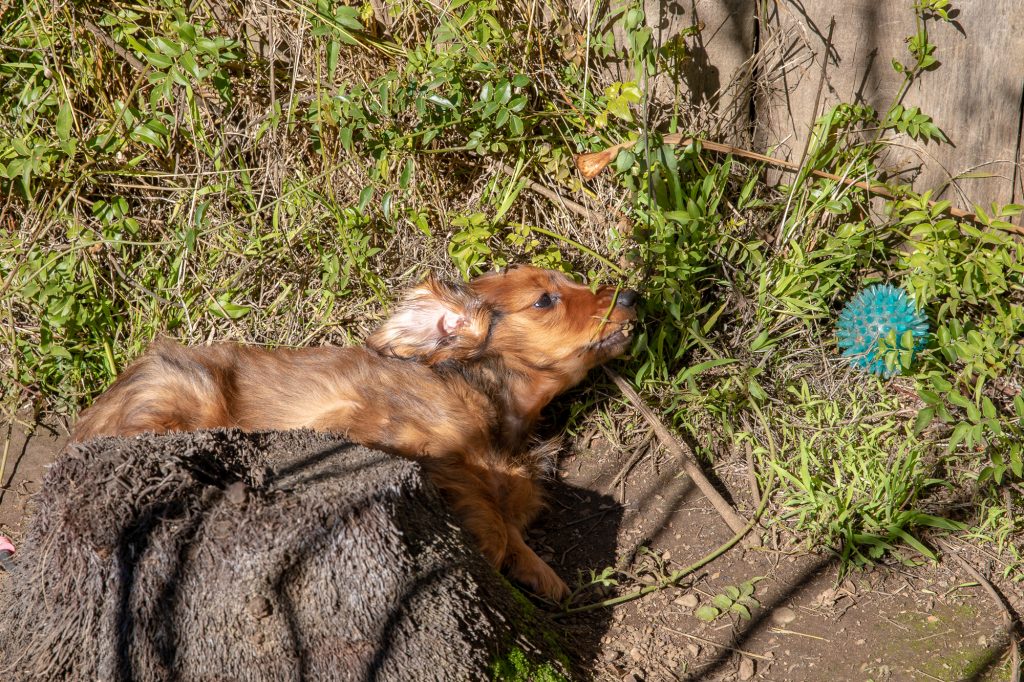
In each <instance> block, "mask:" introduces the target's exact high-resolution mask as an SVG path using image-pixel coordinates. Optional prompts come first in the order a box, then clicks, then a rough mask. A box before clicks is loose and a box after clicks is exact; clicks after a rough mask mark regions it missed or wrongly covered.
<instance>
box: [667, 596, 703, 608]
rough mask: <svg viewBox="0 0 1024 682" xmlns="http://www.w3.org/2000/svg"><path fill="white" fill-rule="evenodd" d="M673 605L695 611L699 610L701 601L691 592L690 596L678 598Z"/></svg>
mask: <svg viewBox="0 0 1024 682" xmlns="http://www.w3.org/2000/svg"><path fill="white" fill-rule="evenodd" d="M672 603H673V604H678V605H679V606H682V607H683V608H684V609H695V608H697V605H698V604H700V600H699V599H697V595H695V594H693V593H692V592H691V593H689V594H684V595H683V596H682V597H677V598H676V599H674V600H673V601H672Z"/></svg>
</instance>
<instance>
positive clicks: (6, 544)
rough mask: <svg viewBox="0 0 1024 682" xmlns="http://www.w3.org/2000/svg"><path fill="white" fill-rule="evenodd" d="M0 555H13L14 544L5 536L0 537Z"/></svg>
mask: <svg viewBox="0 0 1024 682" xmlns="http://www.w3.org/2000/svg"><path fill="white" fill-rule="evenodd" d="M0 554H4V555H5V556H13V555H14V543H13V542H11V541H10V539H8V538H7V536H6V535H0Z"/></svg>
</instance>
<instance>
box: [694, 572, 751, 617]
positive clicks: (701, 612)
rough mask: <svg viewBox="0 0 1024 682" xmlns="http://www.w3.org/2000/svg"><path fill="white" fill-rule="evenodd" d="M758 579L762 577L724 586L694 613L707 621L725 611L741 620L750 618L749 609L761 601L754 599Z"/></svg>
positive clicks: (721, 614) (723, 613)
mask: <svg viewBox="0 0 1024 682" xmlns="http://www.w3.org/2000/svg"><path fill="white" fill-rule="evenodd" d="M760 580H762V578H751V579H750V580H745V581H743V582H742V583H740V585H739V586H738V587H737V586H735V585H729V586H727V587H725V588H724V589H723V590H722V591H721V592H719V593H718V594H716V595H715V596H714V597H712V598H711V604H704V605H703V606H700V607H698V608H697V610H696V611H694V615H695V616H697V618H699V619H700V620H702V621H704V622H707V623H710V622H711V621H713V620H716V619H717V618H720V617H721V616H723V615H725V614H727V613H734V614H736V615H737V616H739V617H740V618H742V619H743V620H750V610H751V609H754V608H759V607H760V606H761V602H759V601H757V600H756V599H754V585H756V584H757V583H758V581H760Z"/></svg>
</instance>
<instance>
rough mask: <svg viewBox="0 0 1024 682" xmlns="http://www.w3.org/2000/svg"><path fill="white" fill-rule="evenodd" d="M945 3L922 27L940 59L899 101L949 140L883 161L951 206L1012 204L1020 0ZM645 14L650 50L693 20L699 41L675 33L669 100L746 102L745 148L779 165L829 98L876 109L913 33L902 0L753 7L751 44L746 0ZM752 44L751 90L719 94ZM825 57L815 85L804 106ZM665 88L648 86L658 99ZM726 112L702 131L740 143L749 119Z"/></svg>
mask: <svg viewBox="0 0 1024 682" xmlns="http://www.w3.org/2000/svg"><path fill="white" fill-rule="evenodd" d="M954 7H955V9H956V10H957V13H956V15H955V21H954V23H952V24H943V23H942V22H937V21H936V22H929V23H928V26H929V34H930V38H931V42H933V43H935V44H936V45H937V46H938V47H937V50H936V52H935V56H936V57H938V59H939V61H940V62H941V65H940V66H939V67H938V68H937V69H936V70H935V71H933V72H930V73H926V74H924V75H923V76H922V77H921V78H919V79H918V81H917V82H916V83H915V84H914V85H912V86H911V88H910V90H909V91H908V93H907V94H906V96H905V98H904V100H903V103H904V105H905V106H918V107H920V108H921V110H922V111H923V112H925V113H927V114H929V115H930V116H932V118H933V119H934V120H935V122H936V124H938V125H939V127H940V128H941V129H942V130H943V131H944V132H945V133H946V135H947V136H948V137H949V139H950V141H951V143H952V144H937V143H934V142H933V143H930V144H924V143H920V142H916V141H914V140H911V139H909V138H908V137H906V136H900V137H899V138H897V140H896V144H895V145H894V146H893V147H892V148H891V149H890V152H889V154H888V155H887V157H886V158H885V159H883V160H882V163H883V166H884V167H885V168H886V169H887V170H891V171H906V172H908V173H909V177H910V178H913V180H914V186H915V188H916V189H918V190H919V191H923V190H925V189H930V188H933V189H936V191H937V192H939V191H941V192H942V196H943V197H945V198H949V199H951V200H953V201H954V203H955V204H957V205H959V206H960V207H962V208H966V209H969V208H971V204H980V205H982V206H983V207H986V208H987V206H988V205H989V204H990V203H992V202H996V203H1001V204H1005V203H1008V202H1010V201H1020V200H1021V199H1022V195H1024V181H1022V179H1021V173H1020V166H1019V164H1018V162H1019V160H1020V141H1021V136H1022V123H1021V122H1022V97H1024V2H1022V0H984V1H982V0H973V1H972V0H964V1H963V2H957V3H954ZM645 9H646V11H647V16H648V20H649V22H650V23H651V25H652V26H656V31H655V38H656V40H657V42H658V44H659V45H663V44H665V43H666V42H667V41H668V40H669V39H671V37H672V36H673V35H675V34H677V33H678V32H679V31H680V30H682V29H684V28H686V27H689V26H693V25H695V24H698V23H699V24H701V25H703V27H704V28H703V31H702V35H701V36H699V37H694V38H687V41H686V42H687V46H688V48H689V50H690V52H691V55H692V62H691V64H690V66H689V67H688V69H687V70H684V77H683V79H682V80H683V83H682V87H681V92H678V91H677V94H676V96H677V97H681V98H685V99H689V102H686V103H687V104H690V105H693V106H697V105H701V104H707V103H711V104H712V105H713V107H714V109H716V110H717V112H718V113H719V114H722V115H726V113H727V112H730V111H731V112H735V111H742V110H743V107H744V106H747V104H748V103H749V99H750V98H752V97H756V100H755V103H754V107H753V116H754V125H755V127H756V135H755V140H756V142H755V144H756V146H757V147H759V148H760V150H765V149H767V150H772V151H773V153H775V154H777V155H780V156H783V157H784V158H787V159H789V160H799V157H800V155H801V153H802V151H803V148H804V142H805V140H806V138H807V134H808V131H809V129H810V126H811V125H812V123H813V121H814V119H815V118H816V117H817V116H818V115H820V114H821V113H822V112H823V111H826V110H827V109H828V108H829V107H831V106H833V105H835V104H836V103H838V102H840V101H845V102H864V103H867V104H870V105H871V106H873V107H875V109H876V110H878V111H879V112H880V113H881V114H884V113H885V111H886V110H887V109H888V107H889V105H890V103H891V102H892V101H893V99H894V97H895V96H896V94H897V92H898V89H899V86H900V83H901V81H902V77H901V76H900V74H898V73H896V72H895V71H894V70H893V68H892V60H893V59H899V60H900V61H903V62H908V61H910V59H911V57H910V54H909V52H908V50H907V47H906V38H907V36H909V35H912V34H913V33H914V32H915V30H916V29H915V19H914V14H913V11H912V8H911V3H910V1H909V0H907V1H906V2H881V1H880V0H815V1H814V2H807V1H803V0H777V1H776V2H769V3H764V6H763V7H762V11H766V12H767V14H766V16H764V17H763V21H762V22H761V24H760V33H759V35H757V36H756V40H755V29H754V26H755V21H754V19H755V15H756V12H757V8H756V3H755V2H754V1H753V0H691V1H681V0H668V1H664V0H662V1H659V0H648V1H647V2H645ZM833 17H834V18H835V29H834V32H833V35H832V41H831V44H830V45H827V44H826V42H827V36H828V33H829V23H830V21H831V20H832V18H833ZM755 43H756V44H755ZM758 48H760V50H762V53H761V54H760V55H759V57H760V62H759V65H758V73H757V77H758V83H759V86H758V87H757V88H751V87H746V88H744V89H742V91H738V90H733V91H732V92H729V91H726V90H725V88H726V86H727V85H728V84H729V83H730V82H731V81H733V79H734V78H736V77H737V76H738V77H740V78H742V77H743V76H744V69H747V68H748V65H747V63H746V62H747V59H748V58H749V57H750V56H751V55H752V54H754V50H755V49H758ZM826 55H827V57H828V60H827V66H826V69H827V70H826V82H825V87H824V88H823V91H822V94H821V101H820V103H819V106H818V110H817V111H815V110H814V104H815V98H816V95H817V92H818V84H819V81H820V75H821V68H822V63H823V59H824V58H825V57H826ZM659 85H661V84H660V83H659ZM716 89H717V90H720V93H719V97H720V99H719V101H716V95H715V91H716ZM665 94H666V91H665V89H664V86H662V87H659V95H660V97H661V98H664V97H665ZM743 98H746V103H745V102H744V101H742V100H743ZM729 116H731V118H729V125H731V126H732V129H729V130H718V131H715V130H713V126H708V128H705V129H707V130H709V132H710V133H711V134H712V135H713V136H715V134H716V132H717V137H718V139H731V140H742V139H743V138H744V137H745V134H744V132H743V131H742V128H743V127H744V125H745V124H746V123H748V122H749V121H743V120H742V118H736V117H735V115H734V113H729ZM654 123H655V124H658V123H662V122H661V121H654ZM695 123H698V124H699V123H700V121H695ZM968 176H971V177H968ZM974 176H977V177H974Z"/></svg>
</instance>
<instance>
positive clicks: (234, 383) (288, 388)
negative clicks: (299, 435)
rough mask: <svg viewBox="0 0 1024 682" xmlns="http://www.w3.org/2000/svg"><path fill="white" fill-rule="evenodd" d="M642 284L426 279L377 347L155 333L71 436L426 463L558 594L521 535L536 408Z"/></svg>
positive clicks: (555, 580)
mask: <svg viewBox="0 0 1024 682" xmlns="http://www.w3.org/2000/svg"><path fill="white" fill-rule="evenodd" d="M636 299H637V294H636V292H634V291H630V290H623V291H618V293H616V290H615V289H614V288H609V287H604V288H601V289H598V290H597V292H596V293H595V292H591V291H590V289H588V288H587V287H585V286H581V285H579V284H576V283H574V282H572V281H571V280H570V279H568V278H567V277H565V276H564V275H562V274H560V273H557V272H553V271H547V270H539V269H537V268H533V267H518V268H514V269H511V270H508V271H505V272H502V273H495V274H488V275H484V276H482V277H478V278H476V279H474V280H472V281H471V282H470V283H469V284H468V285H462V284H444V283H441V282H438V281H436V280H433V279H428V280H427V281H425V282H424V283H423V284H421V285H420V286H418V287H416V288H414V289H413V290H412V291H411V292H409V293H408V295H407V296H406V298H405V300H404V301H403V302H402V303H401V305H400V306H399V307H398V309H397V310H396V311H395V312H394V314H393V315H392V316H391V317H390V318H389V319H388V320H387V321H386V322H385V323H384V324H383V326H381V327H380V329H378V330H377V331H376V332H374V333H373V334H372V335H371V336H370V337H369V338H368V339H367V341H366V347H364V348H361V347H354V348H335V347H322V348H303V349H279V350H272V351H268V350H262V349H258V348H249V347H245V346H239V345H235V344H218V345H213V346H205V347H195V348H185V347H182V346H179V345H177V344H174V343H171V342H166V341H159V342H157V343H155V344H154V345H153V347H152V348H150V350H149V351H148V352H147V353H146V354H145V355H143V356H142V357H141V358H139V359H138V360H136V361H135V362H134V363H133V364H132V365H131V366H129V367H128V369H127V370H125V372H124V373H123V374H122V375H121V376H120V377H118V379H117V381H115V382H114V384H113V385H112V386H111V387H110V389H109V390H107V392H106V393H104V394H103V395H101V396H100V397H99V398H98V399H97V400H96V402H95V404H93V405H92V407H90V408H88V409H87V410H85V411H84V412H83V413H82V414H81V416H80V418H79V420H78V423H77V424H76V426H75V430H74V433H73V434H72V438H73V440H77V441H82V440H86V439H88V438H93V437H95V436H101V435H108V436H128V435H133V434H138V433H143V432H156V433H160V432H166V431H190V430H194V429H206V428H214V427H239V428H241V429H244V430H264V429H294V428H302V427H308V428H312V429H319V430H323V431H334V432H338V433H341V434H344V435H345V436H347V437H348V438H349V439H351V440H353V441H355V442H357V443H361V444H363V445H366V446H369V447H373V448H379V449H382V450H387V451H390V452H394V453H396V454H399V455H402V456H405V457H409V458H412V459H414V460H417V461H419V462H421V463H422V464H423V466H424V468H425V470H426V471H427V473H428V475H429V476H430V478H431V480H432V481H433V482H434V483H435V484H436V485H437V486H438V487H439V488H440V489H441V490H442V491H443V493H444V494H445V495H446V497H447V498H448V499H449V501H450V502H451V504H452V506H453V507H454V509H455V511H456V513H457V514H458V516H459V517H460V518H461V520H462V522H463V523H464V525H465V526H466V528H467V529H468V530H469V531H470V532H471V533H472V534H473V535H474V536H475V538H476V540H477V543H478V544H479V547H480V549H481V550H482V551H483V553H484V555H485V556H486V557H487V559H488V560H489V561H490V562H491V563H492V564H493V565H494V566H495V567H497V568H499V569H501V568H504V569H506V570H507V571H508V572H509V574H510V575H511V576H512V577H513V578H515V579H516V580H519V581H520V582H522V583H524V584H525V585H526V586H528V587H529V588H531V589H532V590H534V591H535V592H537V593H538V594H541V595H544V596H546V597H549V598H551V599H561V598H562V597H564V596H565V595H566V594H567V593H568V588H567V587H566V585H565V583H564V582H563V581H562V580H561V579H560V578H559V577H558V575H556V574H555V572H554V571H553V570H552V569H551V567H550V566H548V565H547V564H546V563H544V561H542V560H541V559H540V557H538V556H537V555H536V554H535V553H534V552H533V550H531V549H530V548H529V547H527V545H526V543H525V542H524V541H523V537H522V532H523V529H524V528H525V527H526V525H527V524H528V523H529V522H530V521H531V520H532V518H533V517H534V516H535V515H536V513H537V512H538V511H539V509H540V507H541V505H542V498H541V493H540V489H539V487H538V484H537V479H538V478H539V476H540V475H541V474H542V473H543V469H544V465H545V462H544V461H543V459H544V457H545V453H544V448H533V449H531V447H530V445H529V439H530V435H531V433H532V431H533V427H534V425H535V423H536V421H537V418H538V416H539V415H540V411H541V409H542V408H543V407H544V406H545V405H547V404H548V403H549V402H550V401H551V399H552V398H554V397H555V396H556V395H558V394H559V393H561V392H562V391H565V390H566V389H568V388H570V387H571V386H574V385H575V384H577V383H578V382H579V381H580V380H581V379H583V377H584V376H585V375H586V373H587V371H588V370H590V369H591V368H592V367H594V366H596V365H598V364H600V363H602V362H604V361H606V360H608V359H610V358H613V357H615V356H617V355H619V354H621V353H622V352H623V351H624V350H625V349H626V348H627V346H628V345H629V343H630V332H631V329H632V323H633V321H634V320H635V319H636V313H635V304H636Z"/></svg>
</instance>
